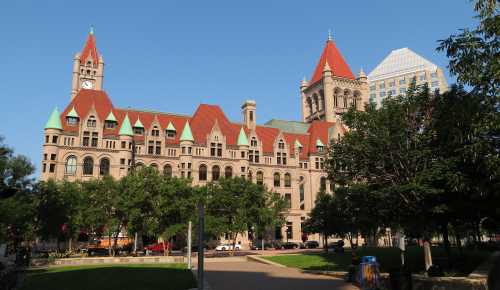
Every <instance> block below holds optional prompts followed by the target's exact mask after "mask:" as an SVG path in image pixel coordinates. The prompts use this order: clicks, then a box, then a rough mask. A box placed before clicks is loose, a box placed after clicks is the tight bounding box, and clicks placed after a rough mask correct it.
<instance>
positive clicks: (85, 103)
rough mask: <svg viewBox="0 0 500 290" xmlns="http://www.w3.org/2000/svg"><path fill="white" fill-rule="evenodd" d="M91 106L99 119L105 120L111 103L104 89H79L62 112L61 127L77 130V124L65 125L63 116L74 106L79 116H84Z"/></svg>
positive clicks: (71, 130)
mask: <svg viewBox="0 0 500 290" xmlns="http://www.w3.org/2000/svg"><path fill="white" fill-rule="evenodd" d="M92 107H94V108H95V110H96V112H97V117H98V118H99V120H105V119H106V117H107V116H108V114H109V111H111V109H112V108H113V104H112V103H111V100H110V99H109V97H108V95H107V94H106V92H104V91H96V90H86V89H81V90H80V91H79V92H78V94H77V95H76V96H75V97H74V98H73V100H71V103H69V105H68V106H67V107H66V109H65V110H64V111H63V113H62V116H61V121H62V122H63V129H64V130H65V131H70V132H78V127H77V126H67V124H66V122H64V117H65V116H66V115H67V114H68V113H69V112H70V111H71V110H72V109H73V108H74V109H75V111H76V113H77V114H78V116H79V117H80V118H85V117H87V115H88V114H89V112H90V110H92ZM124 117H125V116H124Z"/></svg>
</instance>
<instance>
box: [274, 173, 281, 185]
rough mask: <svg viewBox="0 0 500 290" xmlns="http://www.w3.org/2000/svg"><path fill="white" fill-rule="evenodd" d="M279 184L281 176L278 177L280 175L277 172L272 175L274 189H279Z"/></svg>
mask: <svg viewBox="0 0 500 290" xmlns="http://www.w3.org/2000/svg"><path fill="white" fill-rule="evenodd" d="M280 182H281V176H280V174H279V173H278V172H276V173H275V174H274V186H275V187H280V186H281V184H280Z"/></svg>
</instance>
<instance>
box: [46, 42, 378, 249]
mask: <svg viewBox="0 0 500 290" xmlns="http://www.w3.org/2000/svg"><path fill="white" fill-rule="evenodd" d="M103 67H104V61H103V58H102V56H101V55H100V54H99V52H98V50H97V48H96V41H95V37H94V35H93V33H92V32H91V33H90V34H89V35H88V39H87V42H86V44H85V46H84V49H83V51H82V52H81V53H79V54H77V55H76V56H75V58H74V62H73V83H72V90H71V102H70V103H69V104H68V105H67V106H66V108H65V109H64V110H63V111H62V112H59V111H58V110H57V108H56V109H55V110H54V111H53V112H52V114H51V116H50V118H49V120H48V122H47V124H46V126H45V130H44V135H45V137H44V145H43V161H42V172H41V179H42V180H47V179H49V178H54V179H56V180H62V179H67V180H88V179H92V178H99V177H100V176H103V175H107V174H109V175H112V176H113V177H115V178H120V177H123V176H125V175H126V174H127V173H128V172H129V170H130V168H131V166H132V165H134V164H135V166H151V167H155V168H157V169H158V170H160V171H161V172H163V173H164V174H165V175H167V176H175V177H180V178H190V179H191V180H192V183H193V184H195V185H203V184H205V183H207V182H210V181H212V180H217V179H219V178H220V177H221V176H225V177H232V176H242V177H245V178H248V179H250V180H252V181H253V182H256V183H262V184H265V185H266V186H267V187H268V188H269V189H270V190H274V191H276V192H279V193H281V194H282V195H283V196H284V198H285V199H286V200H287V201H288V204H289V207H290V208H289V210H288V212H287V223H286V225H285V227H283V229H282V236H283V238H285V239H286V238H288V239H290V240H295V241H300V240H301V238H302V231H301V223H302V222H303V221H304V219H305V218H306V216H307V214H308V212H309V211H310V210H311V208H312V207H313V204H314V200H315V196H316V194H317V193H318V192H319V191H320V190H325V191H330V184H329V181H328V180H327V174H326V172H325V171H324V160H325V151H326V147H327V146H328V143H329V141H330V140H331V139H335V138H339V137H340V136H342V135H343V134H344V132H345V130H346V128H345V127H343V126H342V124H341V123H340V121H339V119H338V118H337V115H338V114H340V113H342V112H343V111H344V110H345V109H346V108H347V107H348V106H350V105H355V106H357V107H359V108H361V107H362V102H365V101H366V99H367V87H368V86H367V80H366V77H365V76H364V75H363V74H361V75H360V76H359V77H358V78H355V77H354V75H353V74H352V72H351V70H350V69H349V66H348V65H347V64H346V62H345V61H344V60H343V58H342V56H341V54H340V52H339V51H338V49H337V48H336V46H335V43H334V41H333V40H332V39H330V38H329V39H328V41H327V42H326V46H325V49H324V51H323V54H322V55H321V58H320V61H319V63H318V66H317V68H316V70H315V72H314V74H313V77H312V79H311V80H310V81H309V82H307V81H303V82H302V84H301V86H300V91H301V94H302V104H303V122H291V121H281V120H271V121H269V122H268V123H266V124H264V125H257V106H256V103H255V102H254V101H245V102H243V105H242V107H241V112H242V120H241V121H240V122H232V121H230V120H228V118H227V117H226V115H225V114H224V112H223V111H222V110H221V108H220V107H219V106H217V105H207V104H202V105H200V106H199V107H198V108H197V109H196V110H195V112H194V113H193V114H192V115H180V114H172V113H163V112H154V111H145V110H136V109H124V108H118V107H115V106H114V105H113V103H112V102H111V99H110V98H109V97H108V95H107V93H106V92H105V91H103V90H102V85H103V76H104V70H103ZM133 152H135V154H133ZM133 156H135V157H133ZM243 239H244V237H243Z"/></svg>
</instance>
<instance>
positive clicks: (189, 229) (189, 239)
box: [187, 221, 192, 270]
mask: <svg viewBox="0 0 500 290" xmlns="http://www.w3.org/2000/svg"><path fill="white" fill-rule="evenodd" d="M187 255H188V269H189V270H191V267H192V265H191V221H189V223H188V244H187Z"/></svg>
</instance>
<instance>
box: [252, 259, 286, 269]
mask: <svg viewBox="0 0 500 290" xmlns="http://www.w3.org/2000/svg"><path fill="white" fill-rule="evenodd" d="M248 260H252V261H254V262H258V263H262V264H268V265H272V266H276V267H281V268H288V267H287V266H285V265H282V264H278V263H276V262H273V261H269V260H266V259H264V258H261V257H259V256H247V261H248Z"/></svg>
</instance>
